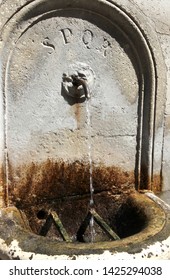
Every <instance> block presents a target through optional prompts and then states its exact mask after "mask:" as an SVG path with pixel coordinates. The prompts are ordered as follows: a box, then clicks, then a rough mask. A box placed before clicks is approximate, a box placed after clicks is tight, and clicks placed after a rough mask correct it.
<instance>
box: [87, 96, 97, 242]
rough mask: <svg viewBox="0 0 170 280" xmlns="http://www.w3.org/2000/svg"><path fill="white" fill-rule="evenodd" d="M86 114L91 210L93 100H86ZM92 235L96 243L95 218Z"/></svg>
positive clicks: (91, 204)
mask: <svg viewBox="0 0 170 280" xmlns="http://www.w3.org/2000/svg"><path fill="white" fill-rule="evenodd" d="M86 114H87V144H88V160H89V174H90V178H89V179H90V208H91V209H92V208H93V207H94V197H93V193H94V188H93V163H92V143H91V142H92V141H91V134H92V133H91V99H88V98H87V99H86ZM89 226H90V235H91V242H94V241H95V229H94V217H93V216H92V217H91V219H90V223H89Z"/></svg>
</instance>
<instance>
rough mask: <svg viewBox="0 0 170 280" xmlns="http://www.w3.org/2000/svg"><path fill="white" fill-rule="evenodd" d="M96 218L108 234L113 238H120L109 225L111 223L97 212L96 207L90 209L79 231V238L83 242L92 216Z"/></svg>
mask: <svg viewBox="0 0 170 280" xmlns="http://www.w3.org/2000/svg"><path fill="white" fill-rule="evenodd" d="M92 217H93V218H94V221H95V222H96V223H97V224H98V225H99V226H100V227H101V229H102V230H103V231H104V232H105V233H106V234H107V235H108V237H109V238H111V239H112V240H119V239H120V237H119V236H118V235H117V234H116V233H115V232H114V231H113V230H112V229H111V228H110V227H109V225H108V224H107V223H106V222H105V221H104V220H103V219H102V218H101V217H100V216H99V214H97V212H96V211H95V210H94V209H90V210H89V212H88V214H87V216H86V218H85V219H84V221H83V222H82V224H81V226H80V228H79V230H78V232H77V240H78V241H81V242H83V241H84V238H83V235H84V233H85V231H86V229H87V227H88V226H89V224H90V220H91V218H92Z"/></svg>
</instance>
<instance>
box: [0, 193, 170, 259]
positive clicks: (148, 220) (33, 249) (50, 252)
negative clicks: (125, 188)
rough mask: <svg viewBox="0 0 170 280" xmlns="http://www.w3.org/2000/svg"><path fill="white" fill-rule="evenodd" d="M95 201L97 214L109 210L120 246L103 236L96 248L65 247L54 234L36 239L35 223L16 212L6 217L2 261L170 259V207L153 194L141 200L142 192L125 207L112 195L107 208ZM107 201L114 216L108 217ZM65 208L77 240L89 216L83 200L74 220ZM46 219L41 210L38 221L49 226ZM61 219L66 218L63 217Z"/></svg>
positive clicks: (1, 226)
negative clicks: (84, 210)
mask: <svg viewBox="0 0 170 280" xmlns="http://www.w3.org/2000/svg"><path fill="white" fill-rule="evenodd" d="M95 199H96V205H97V206H96V209H97V210H98V212H99V211H100V208H102V209H103V208H104V209H103V211H102V214H101V215H103V218H104V219H105V220H107V223H108V224H109V225H110V226H111V227H112V228H114V230H115V232H116V233H117V234H118V235H119V237H120V240H114V241H111V240H109V239H107V241H106V239H103V240H102V239H101V236H102V235H101V232H100V230H99V231H98V236H99V238H100V239H99V241H98V240H96V242H93V243H91V242H89V243H83V242H79V241H77V240H74V238H73V240H72V242H64V241H63V240H60V239H59V238H58V239H57V237H55V238H54V235H55V233H54V231H53V230H52V231H51V233H50V234H51V236H50V235H49V236H46V237H43V236H40V235H38V234H37V233H35V224H34V232H33V230H32V229H31V227H30V225H29V223H28V219H30V217H28V216H27V217H26V215H25V214H24V212H23V211H21V210H19V209H17V208H16V207H14V206H13V207H7V208H4V209H1V211H0V217H1V223H0V243H1V246H0V257H1V259H73V260H74V259H99V260H100V259H102V260H103V259H106V260H108V259H115V258H116V259H117V260H119V259H125V260H126V259H128V260H129V259H140V258H156V259H168V258H169V256H170V248H169V246H170V240H169V238H168V235H169V230H170V207H169V206H168V205H166V204H165V203H164V202H163V201H162V200H160V199H158V198H157V197H156V196H155V195H154V194H153V193H145V194H140V193H138V192H136V191H133V192H132V193H130V194H128V195H127V196H126V197H122V199H121V201H122V202H121V204H120V202H119V203H118V205H117V206H115V198H114V196H111V195H110V194H109V193H108V194H105V198H104V200H102V202H101V198H100V195H95ZM106 201H107V207H108V208H109V209H110V211H106V212H105V211H104V210H106V208H107V207H106ZM104 202H105V203H104ZM74 203H75V201H74ZM65 205H66V210H65V211H66V212H65V215H63V219H62V222H63V224H64V225H65V228H66V230H67V231H68V234H70V235H74V234H73V232H74V231H75V230H76V229H78V224H80V220H81V218H82V216H83V215H84V213H83V203H82V202H81V200H80V201H79V202H78V203H77V202H76V205H77V206H76V207H75V210H74V211H70V215H68V212H67V211H68V209H67V208H69V207H70V203H67V202H65ZM81 206H82V209H81ZM111 206H113V207H112V208H111ZM37 208H38V207H37ZM60 209H61V205H60ZM40 211H41V212H40ZM76 211H78V212H77V213H76ZM81 211H82V213H81ZM44 214H45V212H43V210H39V212H38V213H37V220H38V219H39V220H40V221H42V220H44V219H45V216H43V215H44ZM59 214H60V217H61V216H62V215H61V214H62V213H61V212H60V213H59ZM27 215H28V214H27ZM34 222H35V221H34ZM37 224H38V223H37ZM70 225H71V227H70ZM87 231H88V230H87ZM96 231H97V229H96ZM104 238H105V237H104Z"/></svg>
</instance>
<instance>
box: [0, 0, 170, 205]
mask: <svg viewBox="0 0 170 280" xmlns="http://www.w3.org/2000/svg"><path fill="white" fill-rule="evenodd" d="M2 11H3V12H4V16H3V22H2V26H1V40H0V44H1V45H0V47H1V53H0V55H1V65H0V66H1V70H0V71H1V72H0V73H1V109H2V112H3V113H2V114H1V119H2V122H1V123H2V124H3V125H2V127H1V155H0V156H1V157H0V159H1V162H2V168H1V170H2V171H3V172H2V173H3V175H2V176H1V177H2V181H3V183H2V185H3V186H6V185H7V187H5V191H4V188H2V190H1V192H2V194H4V193H6V200H7V196H8V193H10V192H11V191H12V192H13V188H14V186H15V188H17V185H19V184H20V182H19V181H20V180H21V179H22V180H23V178H26V177H28V176H27V175H28V174H27V173H26V174H25V175H23V174H24V172H28V170H29V171H30V170H35V169H36V164H39V165H40V164H42V163H43V162H45V161H48V160H49V159H50V160H52V161H58V160H60V159H62V160H63V161H69V162H72V161H74V162H75V161H82V160H85V161H87V160H88V159H87V154H88V153H87V143H86V142H87V131H86V130H87V128H86V110H85V102H82V103H81V102H73V101H72V99H68V98H67V97H65V96H64V93H63V92H62V74H63V73H64V72H65V71H66V72H67V71H69V69H70V68H72V65H73V64H76V63H80V64H81V63H85V64H86V65H88V67H90V69H92V72H93V78H94V83H93V89H92V96H91V118H92V121H91V125H92V131H91V133H92V150H93V160H94V162H95V164H96V165H99V164H100V163H102V164H104V165H106V166H112V165H113V166H116V167H118V168H121V169H122V170H125V171H127V172H132V173H133V174H134V178H135V185H136V188H138V189H151V188H152V186H154V185H155V187H156V188H158V187H159V186H160V184H161V179H162V178H161V167H162V145H163V116H164V101H165V96H164V92H165V91H164V86H165V69H164V63H163V59H162V53H161V50H160V46H159V42H158V40H157V37H156V34H155V32H154V29H153V27H152V26H151V25H150V24H149V23H147V21H146V19H145V17H144V16H143V15H142V14H141V13H140V12H139V11H138V10H136V8H135V7H134V6H133V5H132V3H131V1H121V4H120V3H119V1H106V0H103V1H99V0H93V1H87V0H81V1H72V0H62V1H60V0H58V1H52V0H48V1H46V0H34V1H26V0H24V1H22V2H21V1H15V3H12V4H11V1H5V3H4V4H3V3H2V5H1V12H2ZM73 68H74V67H73ZM32 164H33V165H32ZM30 165H32V167H30ZM26 166H27V167H28V166H29V168H27V169H24V168H26ZM31 168H32V169H31ZM21 170H22V172H21ZM24 170H26V171H24ZM73 172H74V171H73ZM37 174H38V173H37ZM30 176H31V175H30ZM24 180H25V179H24ZM30 182H31V179H30V178H29V183H30ZM155 182H156V183H155ZM27 183H28V182H27ZM16 193H17V191H16Z"/></svg>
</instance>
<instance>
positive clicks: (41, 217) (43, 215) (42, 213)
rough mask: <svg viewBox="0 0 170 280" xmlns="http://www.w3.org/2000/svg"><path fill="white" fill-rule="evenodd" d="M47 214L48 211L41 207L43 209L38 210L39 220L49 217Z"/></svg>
mask: <svg viewBox="0 0 170 280" xmlns="http://www.w3.org/2000/svg"><path fill="white" fill-rule="evenodd" d="M47 215H48V213H47V212H46V211H45V210H44V209H41V210H39V211H38V212H37V218H38V219H39V220H44V219H46V218H47Z"/></svg>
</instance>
